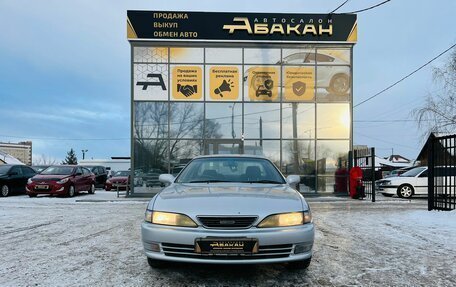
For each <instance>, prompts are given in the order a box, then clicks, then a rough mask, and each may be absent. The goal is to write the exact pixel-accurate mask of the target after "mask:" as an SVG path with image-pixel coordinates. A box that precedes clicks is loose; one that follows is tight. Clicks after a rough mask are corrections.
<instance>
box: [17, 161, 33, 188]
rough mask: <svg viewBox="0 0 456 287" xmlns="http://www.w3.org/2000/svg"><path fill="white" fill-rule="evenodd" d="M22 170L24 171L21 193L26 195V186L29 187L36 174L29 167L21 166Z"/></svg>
mask: <svg viewBox="0 0 456 287" xmlns="http://www.w3.org/2000/svg"><path fill="white" fill-rule="evenodd" d="M20 168H21V170H22V179H21V184H20V187H19V192H22V193H25V186H26V185H27V181H28V179H29V178H31V177H33V176H34V175H35V174H36V172H35V170H34V169H32V168H30V167H28V166H21V167H20Z"/></svg>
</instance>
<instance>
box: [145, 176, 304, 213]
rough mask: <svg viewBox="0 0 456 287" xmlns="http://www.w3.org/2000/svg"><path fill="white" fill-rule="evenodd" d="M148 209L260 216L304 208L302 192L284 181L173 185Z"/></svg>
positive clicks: (156, 198) (153, 201)
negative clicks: (280, 182) (271, 182)
mask: <svg viewBox="0 0 456 287" xmlns="http://www.w3.org/2000/svg"><path fill="white" fill-rule="evenodd" d="M148 208H149V209H152V210H157V211H169V212H177V213H184V214H186V215H188V216H190V217H192V218H193V219H195V218H196V216H198V215H257V216H259V217H260V218H263V217H265V216H267V215H270V214H275V213H283V212H292V211H302V210H304V209H307V208H308V207H307V203H306V202H305V200H304V198H303V197H302V195H301V194H300V193H298V192H297V191H296V190H294V189H292V188H290V187H289V186H288V185H284V184H283V185H282V184H248V183H247V184H242V183H236V184H230V183H217V184H207V183H203V184H199V183H198V184H172V185H170V186H169V187H167V188H165V189H164V190H163V191H161V192H160V193H159V194H157V196H156V197H155V198H154V199H153V200H151V202H150V203H149V207H148Z"/></svg>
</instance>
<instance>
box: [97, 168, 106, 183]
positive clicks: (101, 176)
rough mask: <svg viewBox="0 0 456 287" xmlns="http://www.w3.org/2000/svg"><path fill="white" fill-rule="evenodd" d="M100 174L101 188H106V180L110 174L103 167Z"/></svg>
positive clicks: (99, 170)
mask: <svg viewBox="0 0 456 287" xmlns="http://www.w3.org/2000/svg"><path fill="white" fill-rule="evenodd" d="M98 172H99V173H100V182H99V184H100V186H104V185H105V183H106V180H107V179H108V173H107V172H106V169H105V168H104V167H103V166H99V167H98Z"/></svg>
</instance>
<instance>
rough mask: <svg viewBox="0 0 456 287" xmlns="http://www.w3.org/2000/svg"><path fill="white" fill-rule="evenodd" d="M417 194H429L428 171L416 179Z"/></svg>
mask: <svg viewBox="0 0 456 287" xmlns="http://www.w3.org/2000/svg"><path fill="white" fill-rule="evenodd" d="M415 181H416V182H415V194H427V187H428V170H427V169H425V170H424V171H422V172H421V173H420V174H419V175H418V176H417V177H416V179H415Z"/></svg>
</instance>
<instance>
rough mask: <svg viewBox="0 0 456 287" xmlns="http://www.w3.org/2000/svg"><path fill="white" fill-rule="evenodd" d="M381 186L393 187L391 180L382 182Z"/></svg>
mask: <svg viewBox="0 0 456 287" xmlns="http://www.w3.org/2000/svg"><path fill="white" fill-rule="evenodd" d="M380 185H391V180H385V181H383V182H381V183H380Z"/></svg>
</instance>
